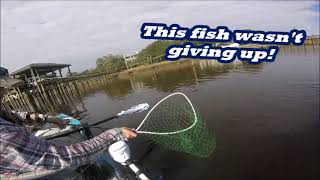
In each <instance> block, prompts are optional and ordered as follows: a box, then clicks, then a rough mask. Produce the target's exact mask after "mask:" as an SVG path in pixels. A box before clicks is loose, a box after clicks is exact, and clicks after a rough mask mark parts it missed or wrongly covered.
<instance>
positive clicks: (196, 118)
mask: <svg viewBox="0 0 320 180" xmlns="http://www.w3.org/2000/svg"><path fill="white" fill-rule="evenodd" d="M174 95H182V96H183V97H184V98H186V100H187V101H188V103H189V104H190V106H191V108H192V111H193V114H194V119H195V121H194V123H193V124H192V125H191V126H189V127H187V128H185V129H181V130H179V131H173V132H161V133H160V132H149V131H139V129H140V127H141V126H142V125H143V123H144V122H145V121H146V120H147V118H148V116H149V114H150V113H151V112H152V111H153V109H154V108H156V107H157V106H158V105H159V104H160V103H161V102H163V101H164V100H166V99H168V98H169V97H171V96H174ZM197 122H198V117H197V113H196V111H195V109H194V107H193V105H192V103H191V101H190V100H189V98H188V97H187V96H186V95H185V94H183V93H181V92H176V93H172V94H170V95H168V96H166V97H165V98H163V99H161V100H160V101H159V102H158V103H157V104H156V105H154V106H153V107H152V109H151V110H150V111H149V112H148V114H147V115H146V117H145V118H144V119H143V120H142V122H141V123H140V125H139V126H138V128H137V129H136V132H137V133H139V134H154V135H171V134H178V133H182V132H185V131H188V130H189V129H191V128H192V127H193V126H194V125H195V124H196V123H197Z"/></svg>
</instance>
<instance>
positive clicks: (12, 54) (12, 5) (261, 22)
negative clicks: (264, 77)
mask: <svg viewBox="0 0 320 180" xmlns="http://www.w3.org/2000/svg"><path fill="white" fill-rule="evenodd" d="M143 22H159V23H167V24H172V23H177V24H180V25H181V26H186V27H191V26H193V25H196V24H206V25H209V26H210V27H212V28H215V27H216V26H219V25H225V26H228V27H229V28H230V29H231V30H234V29H245V28H250V29H257V30H265V31H267V30H273V31H290V30H291V29H304V30H306V31H307V35H313V34H320V33H319V31H320V30H319V2H318V1H289V2H288V1H284V2H275V1H262V2H259V1H252V2H250V1H242V2H240V1H235V2H232V1H226V2H223V1H218V2H209V1H202V2H196V1H194V2H193V1H174V2H165V1H156V2H149V1H141V2H137V1H134V2H126V1H120V2H113V1H91V2H90V1H87V2H86V1H44V2H43V1H31V2H30V1H29V2H21V1H13V2H12V1H1V66H4V67H6V68H8V69H9V72H12V71H14V70H17V69H19V68H21V67H22V66H25V65H27V64H30V63H36V62H56V63H70V64H72V67H71V69H72V70H73V71H82V70H84V69H88V68H94V67H95V61H96V59H97V58H98V57H100V56H103V55H107V54H127V53H132V52H134V51H137V50H140V49H142V48H144V47H145V46H146V45H147V44H149V43H150V42H151V41H150V40H143V39H141V38H140V26H141V24H142V23H143Z"/></svg>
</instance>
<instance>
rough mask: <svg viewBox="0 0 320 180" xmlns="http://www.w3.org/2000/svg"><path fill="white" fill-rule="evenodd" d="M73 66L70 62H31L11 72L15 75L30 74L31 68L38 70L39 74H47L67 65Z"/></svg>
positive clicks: (11, 74)
mask: <svg viewBox="0 0 320 180" xmlns="http://www.w3.org/2000/svg"><path fill="white" fill-rule="evenodd" d="M69 66H71V65H70V64H57V63H32V64H29V65H27V66H25V67H23V68H21V69H18V70H16V71H14V72H12V73H10V76H14V75H22V74H25V75H28V74H31V69H33V70H35V71H37V72H38V73H39V74H46V73H49V72H52V71H56V70H59V69H63V68H66V67H69Z"/></svg>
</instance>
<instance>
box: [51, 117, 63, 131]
mask: <svg viewBox="0 0 320 180" xmlns="http://www.w3.org/2000/svg"><path fill="white" fill-rule="evenodd" d="M47 121H48V122H50V123H53V124H55V125H56V126H58V127H59V129H64V128H66V124H65V122H64V121H61V120H60V119H59V118H57V117H55V116H48V118H47Z"/></svg>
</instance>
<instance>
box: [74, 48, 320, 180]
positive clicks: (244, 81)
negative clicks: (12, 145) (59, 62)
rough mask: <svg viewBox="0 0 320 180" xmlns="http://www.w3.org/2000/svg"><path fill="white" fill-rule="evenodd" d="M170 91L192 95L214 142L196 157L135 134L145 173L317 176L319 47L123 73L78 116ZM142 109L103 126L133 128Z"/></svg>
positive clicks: (176, 177)
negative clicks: (252, 61) (268, 57)
mask: <svg viewBox="0 0 320 180" xmlns="http://www.w3.org/2000/svg"><path fill="white" fill-rule="evenodd" d="M172 92H183V93H185V94H186V95H187V96H189V97H190V99H191V101H192V102H193V103H194V105H195V106H197V107H198V109H199V110H200V112H201V113H202V116H203V119H204V120H205V121H206V123H207V125H208V128H209V130H210V131H212V132H214V134H215V136H216V141H217V148H216V150H215V152H214V154H213V155H212V156H211V157H210V158H207V159H201V158H196V157H192V156H190V155H187V154H183V153H177V152H172V151H168V150H163V149H160V148H158V147H157V146H152V147H153V148H152V149H150V146H149V145H150V141H148V140H147V139H146V138H145V137H143V136H140V137H138V138H137V139H135V140H133V141H132V142H130V147H131V151H132V153H133V156H134V158H135V159H136V160H137V161H138V164H139V165H140V166H141V167H143V169H145V171H146V172H147V173H149V174H157V175H158V174H161V175H162V176H163V177H164V179H170V180H171V179H173V180H186V179H193V180H206V179H208V180H209V179H210V180H214V179H217V180H218V179H219V180H234V179H243V180H249V179H254V180H258V179H265V180H270V179H290V180H293V179H299V180H301V179H320V171H319V169H320V165H319V162H320V143H319V138H320V121H319V46H316V47H314V46H309V47H299V48H297V47H286V48H285V49H281V54H280V55H279V56H278V57H277V59H276V62H274V63H263V64H261V65H248V64H238V65H223V66H222V65H219V66H217V64H215V63H212V62H210V61H201V62H198V61H195V62H194V63H191V62H188V63H181V64H180V65H167V66H164V67H158V68H155V69H150V70H147V71H143V72H140V73H133V74H130V75H122V76H119V77H118V78H116V79H114V80H113V81H112V82H111V85H110V86H108V87H101V89H100V90H98V91H96V92H92V93H91V95H89V96H87V97H85V98H84V100H83V103H82V104H79V108H80V109H85V110H86V114H87V115H88V116H86V117H85V118H84V119H83V121H87V122H94V121H98V120H101V119H104V118H105V117H108V116H111V115H114V114H115V113H117V112H119V111H120V110H122V109H125V108H128V107H131V106H133V105H136V104H139V103H143V102H147V103H149V104H150V105H154V104H155V103H156V102H157V101H159V100H160V99H161V98H163V97H165V96H166V95H168V94H170V93H172ZM144 115H145V114H141V115H132V116H128V117H124V118H120V119H117V120H114V121H111V122H108V123H105V124H103V125H102V127H104V128H112V127H118V126H128V127H131V128H135V127H137V125H138V124H139V122H140V121H141V120H142V118H143V116H144ZM93 131H94V133H95V134H98V133H100V132H102V130H101V129H94V130H93ZM69 142H70V141H69Z"/></svg>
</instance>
